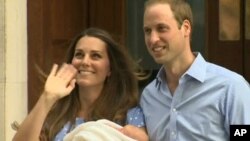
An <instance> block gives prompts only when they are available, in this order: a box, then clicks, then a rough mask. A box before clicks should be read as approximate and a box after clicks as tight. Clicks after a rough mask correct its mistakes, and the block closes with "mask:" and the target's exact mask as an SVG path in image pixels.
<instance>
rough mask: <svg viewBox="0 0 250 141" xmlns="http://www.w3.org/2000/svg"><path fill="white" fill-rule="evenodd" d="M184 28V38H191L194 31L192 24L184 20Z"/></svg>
mask: <svg viewBox="0 0 250 141" xmlns="http://www.w3.org/2000/svg"><path fill="white" fill-rule="evenodd" d="M182 28H183V31H184V36H185V37H187V36H190V34H191V31H192V27H191V24H190V22H189V20H184V21H183V23H182Z"/></svg>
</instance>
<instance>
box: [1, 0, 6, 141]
mask: <svg viewBox="0 0 250 141" xmlns="http://www.w3.org/2000/svg"><path fill="white" fill-rule="evenodd" d="M5 35H6V34H5V0H0V140H1V141H3V140H5V83H6V77H5V70H6V69H5V45H6V44H5Z"/></svg>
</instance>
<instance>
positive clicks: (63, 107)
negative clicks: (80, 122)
mask: <svg viewBox="0 0 250 141" xmlns="http://www.w3.org/2000/svg"><path fill="white" fill-rule="evenodd" d="M84 36H90V37H96V38H98V39H100V40H102V41H104V42H105V43H106V47H107V52H108V56H109V61H110V66H111V68H110V69H111V75H110V76H109V77H108V78H107V79H106V81H105V84H104V88H103V90H102V92H101V95H100V97H99V98H98V99H97V100H96V101H95V102H94V104H93V106H92V109H93V110H92V112H91V113H89V117H88V119H84V120H85V121H86V120H88V121H89V120H98V119H102V118H105V119H108V120H111V121H115V122H117V123H120V124H121V125H124V124H125V122H126V115H127V111H128V110H129V109H131V108H132V107H135V106H136V105H137V104H138V82H137V80H138V77H137V75H138V74H139V76H142V77H144V76H145V75H144V74H143V75H141V73H137V72H138V66H137V64H136V63H135V62H134V61H133V60H132V58H131V57H130V55H129V54H128V52H127V50H126V48H125V47H122V46H120V45H119V44H117V43H116V42H115V41H114V40H113V38H112V37H111V35H110V34H108V33H107V32H106V31H104V30H101V29H98V28H89V29H87V30H84V31H83V32H81V33H80V34H79V35H77V36H76V38H75V39H74V40H73V41H72V43H71V45H70V46H69V50H68V56H67V59H66V62H67V63H71V61H72V58H73V56H74V52H75V47H76V44H77V42H78V41H79V40H80V39H81V38H82V37H84ZM139 70H140V69H139ZM145 78H146V77H145ZM78 87H79V86H78V85H76V87H75V89H74V90H73V91H72V92H71V94H69V95H68V96H66V97H64V98H62V99H60V100H58V101H57V102H56V103H55V105H54V106H53V108H52V109H51V111H50V112H49V114H48V116H47V118H46V120H45V122H44V125H43V128H42V132H41V136H40V139H41V140H49V141H51V140H53V139H54V138H55V136H56V134H57V133H58V132H59V131H60V130H61V129H62V128H63V126H64V125H65V123H67V122H68V121H70V122H71V125H72V126H74V121H75V119H76V117H77V113H78V112H79V110H80V107H81V103H80V100H79V92H78Z"/></svg>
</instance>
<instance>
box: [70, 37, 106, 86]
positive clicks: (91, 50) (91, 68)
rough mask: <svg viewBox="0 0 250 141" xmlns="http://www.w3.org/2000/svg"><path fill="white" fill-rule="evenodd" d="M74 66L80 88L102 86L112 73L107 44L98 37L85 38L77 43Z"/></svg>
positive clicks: (73, 60)
mask: <svg viewBox="0 0 250 141" xmlns="http://www.w3.org/2000/svg"><path fill="white" fill-rule="evenodd" d="M72 64H73V65H74V66H75V67H76V69H77V70H78V73H77V75H76V82H77V84H78V85H79V86H80V87H93V86H94V87H95V86H102V85H103V84H104V81H105V79H106V78H107V77H108V76H109V75H110V73H111V72H110V62H109V57H108V53H107V47H106V43H105V42H103V41H102V40H100V39H98V38H96V37H90V36H84V37H82V38H81V39H80V40H79V41H78V42H77V44H76V48H75V53H74V56H73V59H72Z"/></svg>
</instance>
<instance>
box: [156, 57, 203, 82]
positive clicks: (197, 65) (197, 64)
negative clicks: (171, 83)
mask: <svg viewBox="0 0 250 141" xmlns="http://www.w3.org/2000/svg"><path fill="white" fill-rule="evenodd" d="M194 55H195V56H196V57H195V60H194V62H193V63H192V65H191V66H190V67H189V69H188V70H187V71H186V72H185V73H184V75H189V76H191V77H192V78H195V79H196V80H198V81H200V82H204V80H205V75H206V67H207V65H206V61H205V59H204V58H203V57H202V55H201V54H200V53H199V52H194ZM165 75H166V74H165V70H164V67H163V66H161V68H160V70H159V72H158V73H157V75H156V82H155V87H157V86H159V85H160V84H161V83H162V82H163V81H165V77H166V76H165Z"/></svg>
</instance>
